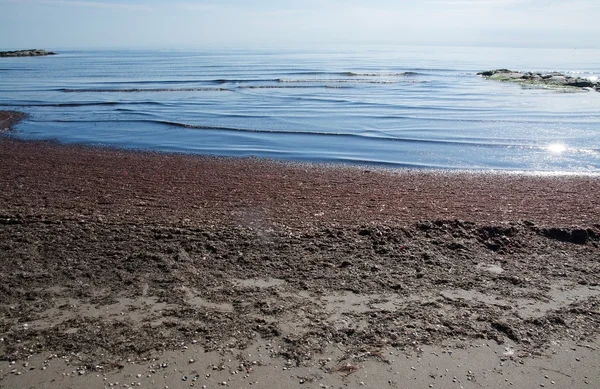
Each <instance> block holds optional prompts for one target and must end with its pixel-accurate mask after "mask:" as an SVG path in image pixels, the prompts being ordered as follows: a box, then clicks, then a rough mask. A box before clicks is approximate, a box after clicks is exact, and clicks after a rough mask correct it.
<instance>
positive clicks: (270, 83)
mask: <svg viewBox="0 0 600 389" xmlns="http://www.w3.org/2000/svg"><path fill="white" fill-rule="evenodd" d="M599 58H600V50H578V49H573V50H551V49H499V48H449V47H445V48H442V47H377V48H367V47H359V48H357V47H346V48H344V47H338V48H335V49H306V50H292V49H287V50H228V51H219V50H212V51H209V50H203V51H201V50H197V51H189V50H188V51H184V50H179V51H67V50H65V51H60V54H59V55H57V56H52V57H37V58H2V59H1V60H0V109H16V110H21V111H25V112H27V113H28V114H29V118H28V119H27V120H26V121H24V122H22V123H21V124H20V125H19V126H18V127H17V132H16V133H15V134H14V136H17V137H20V138H27V139H56V140H58V141H61V142H65V143H86V144H101V145H109V146H116V147H125V148H139V149H151V150H160V151H169V152H173V151H174V152H184V153H199V154H209V155H222V156H250V155H253V156H258V157H267V158H274V159H283V160H292V161H318V162H333V163H353V164H354V163H358V164H369V165H383V166H389V167H413V168H433V169H439V168H442V169H476V170H481V169H484V170H487V169H494V170H514V171H532V172H542V171H543V172H588V173H590V172H591V173H600V93H596V92H584V93H562V92H558V91H552V90H544V89H525V88H523V87H521V86H518V85H513V84H506V83H497V82H491V81H487V80H484V79H482V78H480V77H477V76H476V75H475V73H476V72H478V71H481V70H488V69H494V68H511V69H516V70H524V71H525V70H527V71H529V70H531V71H560V72H566V73H569V74H576V75H579V76H583V77H598V76H600V62H599V61H598V59H599Z"/></svg>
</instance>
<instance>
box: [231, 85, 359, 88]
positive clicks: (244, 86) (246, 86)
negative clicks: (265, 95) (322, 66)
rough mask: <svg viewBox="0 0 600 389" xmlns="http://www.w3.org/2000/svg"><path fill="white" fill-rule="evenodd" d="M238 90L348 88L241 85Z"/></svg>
mask: <svg viewBox="0 0 600 389" xmlns="http://www.w3.org/2000/svg"><path fill="white" fill-rule="evenodd" d="M239 88H240V89H315V88H335V89H342V88H349V87H348V86H330V85H242V86H240V87H239Z"/></svg>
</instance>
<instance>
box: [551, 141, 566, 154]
mask: <svg viewBox="0 0 600 389" xmlns="http://www.w3.org/2000/svg"><path fill="white" fill-rule="evenodd" d="M547 149H548V151H550V152H551V153H554V154H560V153H563V152H564V151H565V150H567V146H565V145H563V144H560V143H553V144H551V145H549V146H548V147H547Z"/></svg>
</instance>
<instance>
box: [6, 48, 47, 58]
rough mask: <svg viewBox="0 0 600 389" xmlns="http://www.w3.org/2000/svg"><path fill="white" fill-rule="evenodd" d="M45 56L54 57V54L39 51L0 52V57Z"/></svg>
mask: <svg viewBox="0 0 600 389" xmlns="http://www.w3.org/2000/svg"><path fill="white" fill-rule="evenodd" d="M45 55H56V53H54V52H52V51H46V50H40V49H31V50H15V51H0V57H42V56H45Z"/></svg>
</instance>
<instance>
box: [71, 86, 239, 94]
mask: <svg viewBox="0 0 600 389" xmlns="http://www.w3.org/2000/svg"><path fill="white" fill-rule="evenodd" d="M61 91H63V92H65V93H138V92H223V91H230V89H227V88H210V87H208V88H148V89H145V88H129V89H61Z"/></svg>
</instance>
